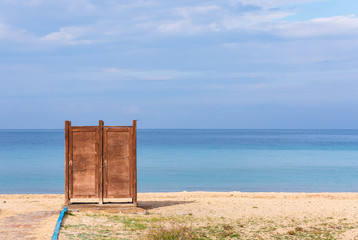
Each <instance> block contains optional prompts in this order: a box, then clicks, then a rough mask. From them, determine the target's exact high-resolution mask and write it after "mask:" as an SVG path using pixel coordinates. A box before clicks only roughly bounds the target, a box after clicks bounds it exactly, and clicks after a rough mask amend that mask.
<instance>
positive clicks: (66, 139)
mask: <svg viewBox="0 0 358 240" xmlns="http://www.w3.org/2000/svg"><path fill="white" fill-rule="evenodd" d="M70 125H71V122H70V121H65V205H68V204H70V198H69V192H68V191H69V189H68V161H69V145H68V144H69V126H70Z"/></svg>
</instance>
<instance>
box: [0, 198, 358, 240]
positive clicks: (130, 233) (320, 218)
mask: <svg viewBox="0 0 358 240" xmlns="http://www.w3.org/2000/svg"><path fill="white" fill-rule="evenodd" d="M138 200H139V207H140V208H142V209H145V210H146V211H147V215H140V216H139V215H133V214H123V213H111V214H107V213H103V214H102V215H100V214H98V213H96V214H92V213H85V212H74V213H73V214H71V215H67V216H66V217H65V219H64V222H63V226H64V227H63V229H62V230H61V234H60V239H70V238H74V239H80V238H77V237H76V236H77V235H76V234H78V235H80V234H81V231H85V232H91V231H94V233H93V234H94V235H93V236H96V235H95V234H96V233H95V232H96V231H97V230H98V229H97V230H96V228H95V226H97V225H100V224H99V223H103V224H102V225H103V226H106V224H107V225H108V229H109V230H108V232H110V234H109V235H108V236H111V234H114V233H115V232H116V231H118V232H121V233H123V234H124V235H125V236H126V238H127V239H138V238H141V237H143V236H145V234H146V232H147V231H149V230H150V229H151V228H153V226H155V224H156V223H154V224H153V223H152V222H153V221H152V220H153V219H154V218H155V219H158V218H160V219H162V220H160V221H164V222H165V221H167V220H168V219H177V220H178V221H179V222H180V221H181V224H186V225H190V227H192V228H193V229H195V230H196V231H198V232H200V234H209V235H207V238H208V239H218V238H219V237H218V236H219V235H218V236H217V235H215V234H223V233H225V232H223V231H224V230H220V229H221V228H223V229H225V228H227V230H229V231H226V234H227V236H223V238H225V237H228V239H229V238H231V239H235V238H237V239H273V238H274V237H275V238H277V239H280V237H282V239H285V238H288V239H306V238H307V236H310V234H311V235H312V239H319V238H314V237H315V236H316V237H317V236H321V237H322V236H327V238H324V239H358V193H243V192H224V193H220V192H179V193H139V195H138ZM63 202H64V201H63V195H55V194H33V195H27V194H22V195H0V239H17V238H22V237H27V238H26V239H50V238H51V235H52V233H53V230H54V227H55V224H56V220H57V218H58V215H59V213H60V211H61V210H62V208H63ZM132 215H133V221H132V222H135V221H141V222H145V223H146V225H144V226H145V227H142V228H140V229H139V228H138V229H136V228H130V229H129V228H128V226H126V225H125V222H124V220H123V219H128V217H131V216H132ZM122 217H123V218H122ZM120 219H122V220H120ZM151 221H152V222H151ZM155 221H158V220H155ZM209 223H210V224H212V225H213V226H214V227H213V229H218V230H217V232H216V233H215V232H213V231H211V230H210V229H209V230H207V228H203V226H204V225H205V226H208V225H210V224H209ZM73 226H86V227H83V229H82V227H78V228H76V229H75V228H74V227H73ZM225 226H226V227H225ZM204 230H205V231H207V233H204ZM98 231H99V230H98ZM210 234H212V235H210ZM324 234H326V235H324ZM118 236H119V235H118ZM119 237H120V236H119ZM328 237H331V238H328ZM104 239H106V238H104Z"/></svg>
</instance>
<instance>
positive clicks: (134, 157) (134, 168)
mask: <svg viewBox="0 0 358 240" xmlns="http://www.w3.org/2000/svg"><path fill="white" fill-rule="evenodd" d="M132 139H133V142H132V151H133V155H132V159H131V160H132V162H133V168H132V172H133V191H132V197H133V204H134V205H137V204H138V202H137V120H133V138H132Z"/></svg>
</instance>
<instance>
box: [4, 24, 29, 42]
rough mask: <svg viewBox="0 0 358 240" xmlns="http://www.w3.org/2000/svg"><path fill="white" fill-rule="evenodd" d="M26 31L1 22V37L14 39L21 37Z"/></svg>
mask: <svg viewBox="0 0 358 240" xmlns="http://www.w3.org/2000/svg"><path fill="white" fill-rule="evenodd" d="M25 32H26V31H25V30H23V29H20V30H16V29H14V28H12V27H11V26H9V25H7V24H5V23H2V22H0V39H12V40H14V39H15V38H19V37H20V36H21V35H22V34H23V33H25Z"/></svg>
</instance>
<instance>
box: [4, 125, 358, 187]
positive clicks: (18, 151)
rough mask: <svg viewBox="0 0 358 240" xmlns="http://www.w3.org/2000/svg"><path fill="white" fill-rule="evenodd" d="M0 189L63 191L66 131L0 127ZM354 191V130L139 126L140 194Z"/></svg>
mask: <svg viewBox="0 0 358 240" xmlns="http://www.w3.org/2000/svg"><path fill="white" fill-rule="evenodd" d="M0 163H1V164H0V171H1V175H0V193H63V191H64V132H63V130H0ZM184 190H186V191H264V192H358V130H149V129H148V130H139V131H138V191H139V192H152V191H153V192H160V191H161V192H164V191H184Z"/></svg>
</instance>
